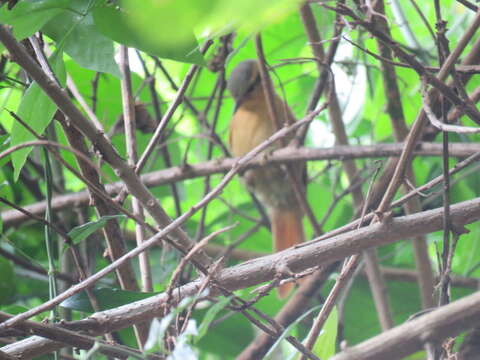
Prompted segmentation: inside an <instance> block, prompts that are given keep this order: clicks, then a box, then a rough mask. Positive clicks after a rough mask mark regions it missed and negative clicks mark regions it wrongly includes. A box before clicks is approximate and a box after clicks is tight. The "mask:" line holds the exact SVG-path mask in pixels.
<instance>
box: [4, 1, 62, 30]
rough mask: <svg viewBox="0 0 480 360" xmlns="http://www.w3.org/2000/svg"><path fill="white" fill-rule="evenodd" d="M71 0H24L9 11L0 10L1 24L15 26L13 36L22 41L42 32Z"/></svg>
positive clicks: (5, 9) (6, 9)
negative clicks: (44, 26) (45, 25)
mask: <svg viewBox="0 0 480 360" xmlns="http://www.w3.org/2000/svg"><path fill="white" fill-rule="evenodd" d="M70 2H71V0H23V1H20V2H18V3H17V5H15V7H14V8H13V9H11V10H8V8H7V7H6V6H3V7H2V8H0V24H1V23H4V24H9V25H12V26H13V35H14V36H15V37H16V38H17V39H19V40H21V39H24V38H26V37H28V36H30V35H33V34H34V33H35V32H36V31H38V30H40V29H41V28H42V26H43V25H44V24H46V23H47V22H48V21H49V20H50V19H52V18H53V17H54V16H56V15H58V14H60V13H61V12H62V11H63V10H64V9H66V8H67V7H68V5H69V4H70Z"/></svg>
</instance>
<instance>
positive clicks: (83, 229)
mask: <svg viewBox="0 0 480 360" xmlns="http://www.w3.org/2000/svg"><path fill="white" fill-rule="evenodd" d="M124 217H125V215H108V216H102V217H101V218H100V219H98V220H96V221H91V222H88V223H86V224H82V225H79V226H75V227H74V228H73V229H72V230H70V231H69V233H68V235H69V236H70V238H71V239H72V241H73V243H74V244H78V243H80V242H82V241H83V240H85V239H86V238H87V237H89V236H90V235H91V234H93V233H94V232H95V231H97V230H99V229H101V228H102V227H104V226H105V224H106V223H107V221H108V220H112V219H120V218H124Z"/></svg>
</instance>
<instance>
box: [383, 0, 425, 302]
mask: <svg viewBox="0 0 480 360" xmlns="http://www.w3.org/2000/svg"><path fill="white" fill-rule="evenodd" d="M375 11H376V12H378V13H379V14H382V15H384V14H385V5H384V2H383V0H378V1H376V3H375ZM375 26H376V27H377V28H378V30H379V31H381V32H384V33H385V34H387V35H388V36H390V28H389V26H388V23H387V22H386V20H385V19H384V17H382V16H377V17H376V21H375ZM378 48H379V50H380V53H381V55H382V58H384V59H386V60H387V61H382V62H381V67H382V76H383V81H384V83H385V89H386V90H387V94H388V96H386V102H387V112H388V114H389V115H390V121H391V123H392V128H393V134H394V137H395V140H396V141H399V142H400V141H404V140H405V138H406V136H407V134H408V127H407V124H406V121H405V115H404V112H403V105H402V101H401V96H400V89H399V87H398V83H397V74H396V71H395V68H394V66H392V65H391V64H390V63H389V62H388V61H389V60H392V52H391V50H390V48H389V47H388V46H385V44H384V43H383V42H381V41H378ZM406 179H407V180H408V181H409V182H410V183H412V184H415V183H416V179H415V174H414V173H413V168H412V165H411V163H410V164H409V165H408V167H407V171H406ZM404 189H405V192H408V189H406V188H405V187H404ZM404 206H405V212H406V213H407V214H413V213H415V212H418V211H420V210H421V204H420V200H419V199H418V198H413V199H412V200H411V201H409V202H407V203H405V205H404ZM413 249H414V254H415V263H416V266H417V268H418V271H419V274H420V276H419V287H420V295H421V299H422V306H423V308H424V309H427V308H430V307H432V306H434V301H433V292H434V289H433V286H434V283H433V271H432V265H431V262H430V257H429V255H428V249H427V245H426V239H425V238H424V237H421V236H416V237H415V238H414V239H413Z"/></svg>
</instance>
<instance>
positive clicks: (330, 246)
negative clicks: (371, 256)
mask: <svg viewBox="0 0 480 360" xmlns="http://www.w3.org/2000/svg"><path fill="white" fill-rule="evenodd" d="M442 217H443V208H439V209H434V210H429V211H423V212H420V213H416V214H413V215H407V216H403V217H398V218H391V219H388V218H386V219H385V222H384V223H376V224H373V225H370V226H368V227H365V228H361V229H358V230H355V231H351V232H349V233H346V234H342V235H338V236H335V237H332V238H330V239H329V240H327V241H310V242H308V243H304V244H303V246H301V247H296V248H290V249H288V250H285V251H282V252H279V253H276V254H272V255H268V256H265V257H262V258H260V259H255V260H251V261H247V262H246V263H243V264H240V265H237V266H233V267H230V268H227V269H224V270H221V271H219V272H218V273H217V274H216V275H215V276H214V280H215V283H216V284H218V286H221V287H224V288H226V289H228V290H230V291H233V290H237V289H241V288H245V287H249V286H253V285H257V284H260V283H262V282H266V281H270V280H272V279H274V278H275V276H276V275H277V274H278V272H277V268H278V265H279V264H284V265H286V266H288V268H289V269H291V270H292V271H294V272H302V271H304V270H306V269H308V268H311V267H315V266H316V265H317V264H319V263H321V264H325V265H328V264H331V263H333V262H335V261H338V260H340V259H343V258H345V257H347V256H351V255H353V254H357V253H359V252H361V251H363V250H365V249H367V248H371V247H375V246H380V245H385V244H387V243H392V242H395V241H399V240H402V239H405V238H409V237H412V236H417V235H424V234H428V233H432V232H435V231H438V230H440V229H442ZM451 219H452V221H453V222H454V223H455V224H457V225H458V226H464V225H466V224H469V223H473V222H475V221H477V220H479V219H480V198H476V199H474V200H469V201H464V202H461V203H458V204H455V205H452V207H451ZM202 281H203V279H198V280H196V281H193V282H191V283H189V284H186V285H184V286H182V287H180V288H177V289H176V290H174V291H173V292H172V297H173V299H172V300H173V301H174V302H178V301H180V300H181V299H182V298H184V297H186V296H192V295H194V294H196V292H197V291H198V287H199V286H200V285H201V283H202ZM215 288H216V287H213V288H212V289H211V290H212V293H211V294H212V295H213V296H214V295H215V294H218V290H215ZM166 301H167V295H166V294H165V293H162V294H160V295H155V296H152V297H150V298H147V299H144V300H141V301H137V302H134V303H130V304H127V305H123V306H121V307H118V308H115V309H111V310H107V311H103V312H100V313H96V314H93V315H92V316H90V317H89V318H87V319H84V320H80V321H75V322H71V323H67V324H65V326H66V327H68V328H69V329H72V330H90V331H93V332H94V333H95V334H101V333H103V332H106V331H113V330H117V329H120V328H124V327H127V326H131V325H132V324H134V323H138V322H143V321H146V320H148V319H151V318H153V317H155V316H158V315H159V314H161V313H162V311H163V307H164V306H165V305H166ZM479 308H480V307H479V306H477V307H476V309H477V310H476V311H479V310H478V309H479ZM4 324H5V323H4ZM48 342H49V340H45V341H44V342H42V343H41V344H39V345H38V346H39V348H41V347H40V346H45V347H48V348H49V351H52V350H51V349H52V346H51V344H49V345H48ZM47 345H48V346H47ZM58 346H59V345H58ZM2 350H4V351H5V350H6V347H4V348H2ZM5 352H7V351H5ZM7 353H9V354H11V355H15V354H14V353H13V352H7ZM36 355H37V356H38V355H40V353H37V354H36Z"/></svg>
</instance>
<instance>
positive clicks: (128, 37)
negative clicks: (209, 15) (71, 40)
mask: <svg viewBox="0 0 480 360" xmlns="http://www.w3.org/2000/svg"><path fill="white" fill-rule="evenodd" d="M137 5H138V6H139V7H142V8H143V5H142V2H137ZM150 15H151V14H150ZM93 19H94V21H95V24H96V26H97V28H98V30H99V31H100V32H102V33H103V34H104V35H105V36H107V37H109V38H110V39H112V40H114V41H116V42H118V43H120V44H123V45H126V46H129V47H134V48H136V49H139V50H142V51H145V52H147V53H149V54H151V55H156V56H158V57H161V58H167V59H172V60H177V61H181V62H187V63H192V64H198V65H204V63H205V62H204V60H203V56H202V54H201V53H200V51H199V50H198V43H197V40H196V39H195V37H194V36H193V34H191V36H190V38H188V39H184V40H183V41H178V42H175V43H170V42H164V41H162V40H163V37H160V38H159V34H162V33H165V31H167V32H166V33H167V34H169V35H172V36H173V34H174V33H175V32H172V29H171V28H170V29H168V30H166V29H162V23H161V21H160V19H155V18H151V19H149V21H148V22H147V23H145V24H141V25H140V24H136V25H135V24H132V19H131V17H130V16H127V15H126V14H125V12H123V11H120V10H117V9H115V8H113V7H111V6H103V7H96V8H95V9H94V10H93ZM146 28H148V31H149V33H148V34H145V32H147V29H146ZM175 30H177V27H175ZM152 31H154V33H155V34H156V35H155V36H153V34H152V33H151V32H152Z"/></svg>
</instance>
